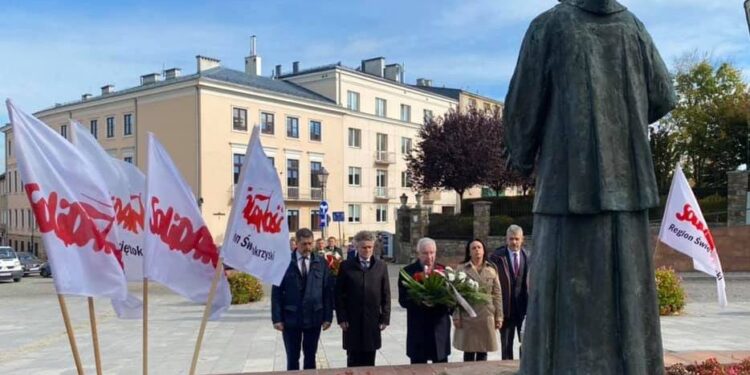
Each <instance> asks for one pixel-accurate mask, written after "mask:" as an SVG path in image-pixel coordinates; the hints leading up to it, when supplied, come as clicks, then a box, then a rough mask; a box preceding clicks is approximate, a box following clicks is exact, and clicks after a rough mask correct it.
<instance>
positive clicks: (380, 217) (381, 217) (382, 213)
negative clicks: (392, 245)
mask: <svg viewBox="0 0 750 375" xmlns="http://www.w3.org/2000/svg"><path fill="white" fill-rule="evenodd" d="M375 222H377V223H387V222H388V205H387V204H379V205H377V206H375Z"/></svg>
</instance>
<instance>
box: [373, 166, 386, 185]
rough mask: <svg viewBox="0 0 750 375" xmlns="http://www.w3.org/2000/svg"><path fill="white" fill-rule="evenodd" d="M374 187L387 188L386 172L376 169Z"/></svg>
mask: <svg viewBox="0 0 750 375" xmlns="http://www.w3.org/2000/svg"><path fill="white" fill-rule="evenodd" d="M375 186H376V187H379V188H385V187H388V171H387V170H385V169H378V170H376V171H375Z"/></svg>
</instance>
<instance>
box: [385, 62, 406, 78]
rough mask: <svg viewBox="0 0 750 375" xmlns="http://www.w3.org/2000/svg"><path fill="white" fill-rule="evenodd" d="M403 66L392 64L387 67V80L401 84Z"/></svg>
mask: <svg viewBox="0 0 750 375" xmlns="http://www.w3.org/2000/svg"><path fill="white" fill-rule="evenodd" d="M402 74H403V73H402V69H401V64H390V65H386V66H385V78H386V79H390V80H391V81H396V82H401V77H402Z"/></svg>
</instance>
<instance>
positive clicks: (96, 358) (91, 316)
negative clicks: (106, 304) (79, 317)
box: [88, 297, 102, 375]
mask: <svg viewBox="0 0 750 375" xmlns="http://www.w3.org/2000/svg"><path fill="white" fill-rule="evenodd" d="M88 300H89V320H90V321H91V338H92V339H93V340H94V361H95V362H96V375H102V358H101V355H100V353H99V332H98V331H97V329H96V313H95V312H94V297H89V298H88Z"/></svg>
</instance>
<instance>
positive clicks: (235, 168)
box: [232, 154, 245, 184]
mask: <svg viewBox="0 0 750 375" xmlns="http://www.w3.org/2000/svg"><path fill="white" fill-rule="evenodd" d="M244 160H245V155H243V154H232V176H233V177H232V181H234V183H235V184H236V183H237V181H239V180H240V170H242V162H243V161H244Z"/></svg>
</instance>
